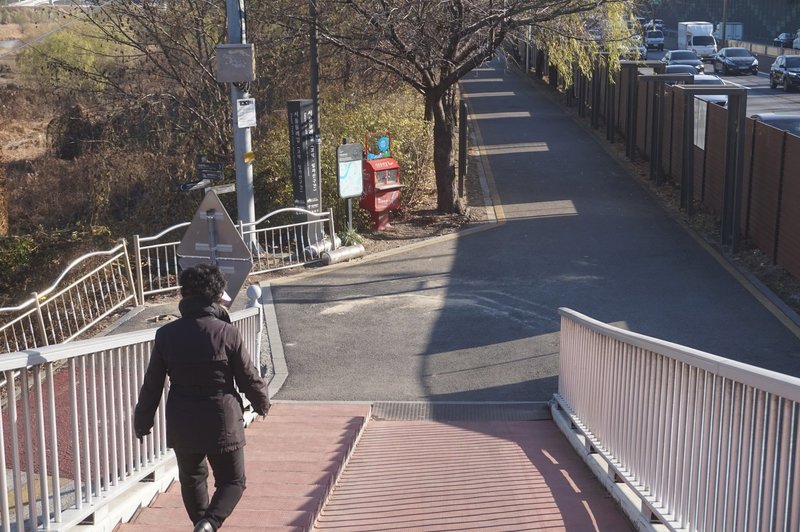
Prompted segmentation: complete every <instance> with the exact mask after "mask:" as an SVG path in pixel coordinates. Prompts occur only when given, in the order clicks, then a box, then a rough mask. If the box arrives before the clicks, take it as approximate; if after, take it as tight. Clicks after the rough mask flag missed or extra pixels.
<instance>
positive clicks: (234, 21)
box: [226, 0, 256, 249]
mask: <svg viewBox="0 0 800 532" xmlns="http://www.w3.org/2000/svg"><path fill="white" fill-rule="evenodd" d="M226 11H227V17H228V43H229V44H246V42H247V36H246V29H245V26H244V20H243V19H244V0H227V2H226ZM230 97H231V127H232V128H233V157H234V163H235V168H236V207H237V211H238V213H239V220H241V221H243V222H245V223H253V222H255V220H256V208H255V201H254V199H253V198H254V192H253V166H252V164H251V163H250V162H245V160H244V156H245V154H246V153H249V152H250V151H251V149H252V143H251V139H250V128H249V127H244V128H240V127H239V125H238V119H237V116H236V112H237V103H236V102H237V100H240V99H243V98H249V97H250V95H249V94H248V93H247V91H246V90H244V89H243V86H239V85H238V84H236V83H231V84H230ZM247 238H248V240H249V241H248V242H245V243H246V244H247V246H248V248H250V249H252V248H253V247H254V245H255V240H254V239H253V237H252V234H251V235H250V236H248V237H247Z"/></svg>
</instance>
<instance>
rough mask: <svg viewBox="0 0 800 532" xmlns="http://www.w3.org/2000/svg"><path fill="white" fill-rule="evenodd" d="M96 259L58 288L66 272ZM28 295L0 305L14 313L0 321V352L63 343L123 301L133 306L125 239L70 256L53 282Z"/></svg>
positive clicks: (89, 326)
mask: <svg viewBox="0 0 800 532" xmlns="http://www.w3.org/2000/svg"><path fill="white" fill-rule="evenodd" d="M97 259H101V260H102V262H101V263H100V264H99V265H96V266H94V267H92V268H91V269H89V270H88V271H87V272H85V273H83V274H82V275H80V277H78V278H77V279H75V280H74V281H72V282H71V283H70V284H68V285H67V286H65V287H63V288H61V289H59V285H60V284H61V282H62V281H63V280H64V279H66V278H67V277H68V275H69V274H70V273H71V272H73V271H78V270H79V268H85V267H87V264H91V263H92V262H94V261H96V260H97ZM32 295H33V297H32V298H31V299H29V300H27V301H25V302H24V303H22V304H21V305H18V306H16V307H7V308H0V314H16V315H15V316H14V317H13V318H12V319H10V320H9V321H8V322H6V323H4V324H3V325H0V348H2V349H3V352H12V351H21V350H25V349H35V348H37V347H40V346H43V345H52V344H56V343H61V342H68V341H70V340H72V339H74V338H75V337H77V336H78V335H79V334H81V333H83V332H85V331H86V330H88V329H89V328H91V327H92V326H94V325H96V324H97V323H98V322H100V321H101V320H102V319H103V318H105V317H107V316H108V315H110V314H111V313H113V312H114V311H116V310H118V309H120V308H122V307H124V306H125V305H127V304H128V303H133V304H136V301H137V300H136V295H135V291H134V282H133V276H132V272H131V269H130V262H129V260H128V253H127V249H126V246H125V241H121V242H120V243H119V244H118V245H117V246H115V247H113V248H112V249H110V250H107V251H95V252H92V253H87V254H85V255H82V256H81V257H79V258H77V259H75V260H74V261H72V262H71V263H70V264H69V265H68V266H67V268H66V269H65V270H64V271H63V272H62V273H61V275H59V276H58V278H57V279H56V280H55V282H53V284H51V285H50V286H49V287H48V288H46V289H45V290H43V291H42V292H38V293H37V292H34V293H33V294H32ZM20 312H21V313H20Z"/></svg>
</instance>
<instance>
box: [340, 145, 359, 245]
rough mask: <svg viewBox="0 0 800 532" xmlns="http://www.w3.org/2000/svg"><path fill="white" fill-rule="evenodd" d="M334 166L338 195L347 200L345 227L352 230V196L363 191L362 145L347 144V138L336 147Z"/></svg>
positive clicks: (355, 196)
mask: <svg viewBox="0 0 800 532" xmlns="http://www.w3.org/2000/svg"><path fill="white" fill-rule="evenodd" d="M336 167H337V175H338V176H339V179H338V181H339V197H340V198H343V199H346V200H347V228H348V229H349V230H351V231H352V230H353V198H358V197H360V196H361V194H362V193H363V192H364V179H363V172H364V146H362V145H361V144H348V143H347V139H343V140H342V144H340V145H339V147H338V148H336Z"/></svg>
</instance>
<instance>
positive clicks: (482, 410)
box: [371, 401, 552, 421]
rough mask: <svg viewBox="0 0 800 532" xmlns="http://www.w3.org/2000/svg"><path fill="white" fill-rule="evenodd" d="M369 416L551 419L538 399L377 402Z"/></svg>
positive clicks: (399, 419)
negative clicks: (529, 400)
mask: <svg viewBox="0 0 800 532" xmlns="http://www.w3.org/2000/svg"><path fill="white" fill-rule="evenodd" d="M371 417H372V419H376V420H382V421H538V420H543V419H551V418H552V416H551V414H550V407H549V405H548V403H546V402H543V401H537V402H533V401H531V402H513V403H511V402H509V403H504V402H492V403H461V402H459V403H455V402H426V401H410V402H377V403H373V405H372V416H371Z"/></svg>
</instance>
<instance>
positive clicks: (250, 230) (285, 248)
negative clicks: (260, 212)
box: [239, 207, 337, 274]
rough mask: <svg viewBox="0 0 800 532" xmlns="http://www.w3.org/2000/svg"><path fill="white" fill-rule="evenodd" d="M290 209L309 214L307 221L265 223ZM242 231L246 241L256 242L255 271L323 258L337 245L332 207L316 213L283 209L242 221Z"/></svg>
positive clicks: (278, 268) (253, 271)
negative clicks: (278, 223) (269, 224)
mask: <svg viewBox="0 0 800 532" xmlns="http://www.w3.org/2000/svg"><path fill="white" fill-rule="evenodd" d="M286 213H289V214H293V215H302V216H305V217H306V220H307V221H305V222H297V223H293V224H286V225H280V226H274V227H269V226H266V227H264V226H265V225H266V224H268V223H269V221H270V218H273V217H275V216H278V215H280V214H286ZM259 226H262V227H259ZM239 231H240V233H241V235H242V238H243V239H244V240H245V242H251V241H252V242H253V246H251V247H252V250H251V251H252V255H253V270H252V272H251V273H252V274H259V273H266V272H269V271H276V270H283V269H286V268H293V267H296V266H302V265H304V264H310V263H312V262H316V261H320V260H322V253H324V252H325V251H328V250H331V249H336V247H337V243H336V237H335V232H334V228H333V211H332V210H328V211H327V212H319V213H316V212H311V211H307V210H305V209H299V208H295V207H290V208H287V209H279V210H277V211H273V212H271V213H269V214H267V215H265V216H262V217H261V218H259V219H258V220H256V221H254V222H249V223H244V222H240V223H239Z"/></svg>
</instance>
